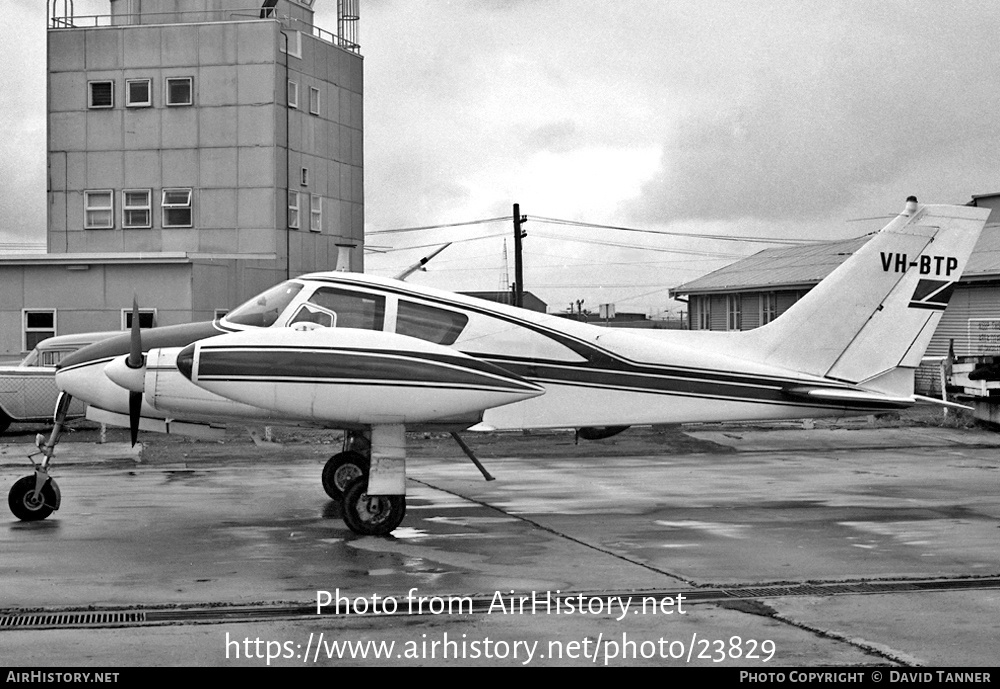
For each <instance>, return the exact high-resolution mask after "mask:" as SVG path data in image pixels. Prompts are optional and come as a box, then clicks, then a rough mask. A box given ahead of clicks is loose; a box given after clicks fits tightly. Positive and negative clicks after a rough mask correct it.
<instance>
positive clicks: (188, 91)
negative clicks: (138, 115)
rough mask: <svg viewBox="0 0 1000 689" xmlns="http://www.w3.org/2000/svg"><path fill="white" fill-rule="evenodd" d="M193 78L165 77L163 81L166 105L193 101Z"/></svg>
mask: <svg viewBox="0 0 1000 689" xmlns="http://www.w3.org/2000/svg"><path fill="white" fill-rule="evenodd" d="M193 83H194V79H192V78H191V77H167V79H166V80H165V82H164V88H165V90H166V99H165V100H166V102H167V105H192V104H193V103H194V87H193Z"/></svg>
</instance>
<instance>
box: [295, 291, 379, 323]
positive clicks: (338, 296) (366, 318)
mask: <svg viewBox="0 0 1000 689" xmlns="http://www.w3.org/2000/svg"><path fill="white" fill-rule="evenodd" d="M316 307H319V308H316ZM303 321H309V322H312V323H319V324H320V325H329V326H335V327H338V328H358V329H360V330H382V329H383V327H384V325H385V297H381V296H376V295H373V294H366V293H364V292H350V291H347V290H342V289H337V288H335V287H320V288H319V289H317V290H316V291H315V292H313V295H312V296H311V297H309V303H308V304H303V305H302V308H300V309H299V310H298V311H297V312H296V313H295V317H294V318H292V320H291V322H290V323H289V325H292V324H294V323H301V322H303Z"/></svg>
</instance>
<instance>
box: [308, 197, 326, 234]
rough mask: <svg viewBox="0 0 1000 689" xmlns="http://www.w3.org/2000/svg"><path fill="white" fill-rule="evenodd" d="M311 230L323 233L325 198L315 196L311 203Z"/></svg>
mask: <svg viewBox="0 0 1000 689" xmlns="http://www.w3.org/2000/svg"><path fill="white" fill-rule="evenodd" d="M309 229H310V230H312V231H313V232H322V231H323V197H322V196H320V195H319V194H313V195H312V198H311V199H310V201H309Z"/></svg>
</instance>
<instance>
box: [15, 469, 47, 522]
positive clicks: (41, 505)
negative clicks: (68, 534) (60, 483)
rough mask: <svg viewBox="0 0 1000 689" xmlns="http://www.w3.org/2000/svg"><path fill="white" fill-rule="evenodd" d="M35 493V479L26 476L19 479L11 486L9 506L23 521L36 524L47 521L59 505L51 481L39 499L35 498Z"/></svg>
mask: <svg viewBox="0 0 1000 689" xmlns="http://www.w3.org/2000/svg"><path fill="white" fill-rule="evenodd" d="M34 492H35V477H34V476H25V477H24V478H22V479H18V480H17V481H16V482H15V483H14V485H13V486H11V489H10V493H8V494H7V504H8V505H9V506H10V511H11V512H13V513H14V516H15V517H17V518H18V519H20V520H21V521H24V522H36V521H40V520H42V519H45V518H46V517H48V516H49V515H50V514H52V510H54V509H55V505H57V504H58V498H57V497H56V492H55V489H53V487H52V480H51V479H50V480H49V481H47V482H46V483H45V485H44V486H42V491H41V493H40V495H39V497H38V498H37V499H36V498H35V497H34Z"/></svg>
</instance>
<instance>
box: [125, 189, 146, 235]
mask: <svg viewBox="0 0 1000 689" xmlns="http://www.w3.org/2000/svg"><path fill="white" fill-rule="evenodd" d="M152 199H153V192H152V190H151V189H126V190H125V191H123V192H122V227H151V226H152V222H151V221H152V218H153V208H152Z"/></svg>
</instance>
